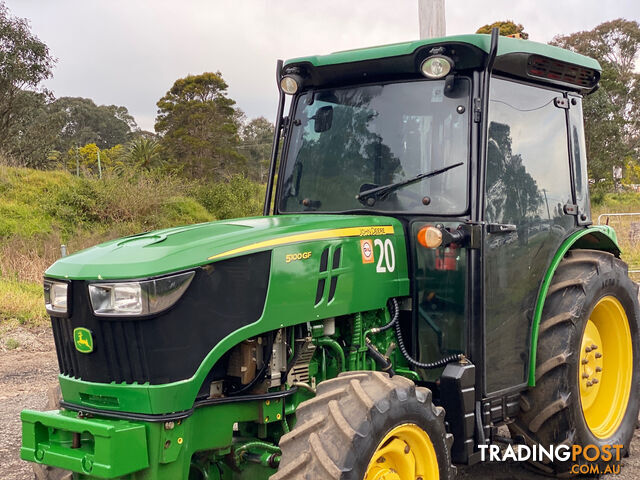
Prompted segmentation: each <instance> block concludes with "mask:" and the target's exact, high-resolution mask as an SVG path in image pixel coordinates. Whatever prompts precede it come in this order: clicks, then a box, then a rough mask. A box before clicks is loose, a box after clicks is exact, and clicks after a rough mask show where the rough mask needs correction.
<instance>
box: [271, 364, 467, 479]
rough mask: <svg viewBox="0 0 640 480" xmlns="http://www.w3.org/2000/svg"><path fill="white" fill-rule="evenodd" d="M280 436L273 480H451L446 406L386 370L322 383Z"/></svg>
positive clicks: (420, 388) (356, 373)
mask: <svg viewBox="0 0 640 480" xmlns="http://www.w3.org/2000/svg"><path fill="white" fill-rule="evenodd" d="M296 417H297V423H296V426H295V428H294V429H293V430H292V431H291V432H290V433H288V434H286V435H284V436H283V437H282V439H281V440H280V448H281V449H282V459H281V461H280V467H279V469H278V472H277V473H276V474H274V475H273V476H271V480H294V479H295V480H316V479H321V478H322V479H333V480H379V479H382V478H388V479H392V478H393V479H395V478H398V479H404V478H411V479H416V478H422V479H423V480H451V479H452V478H453V477H454V476H455V473H454V467H452V466H451V455H450V449H451V444H452V442H453V437H452V435H450V434H447V433H446V430H445V426H444V409H442V408H441V407H435V406H434V405H433V403H432V401H431V391H429V390H428V389H426V388H423V387H416V386H415V384H414V383H413V382H412V381H411V380H409V379H407V378H404V377H401V376H394V377H391V378H390V377H389V375H387V374H386V373H382V372H347V373H342V374H341V375H340V376H338V377H337V378H334V379H331V380H327V381H325V382H322V383H320V384H319V385H318V391H317V395H316V397H314V398H312V399H310V400H308V401H306V402H303V403H302V404H300V406H299V407H298V409H297V411H296Z"/></svg>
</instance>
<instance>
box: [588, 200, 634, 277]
mask: <svg viewBox="0 0 640 480" xmlns="http://www.w3.org/2000/svg"><path fill="white" fill-rule="evenodd" d="M598 225H610V226H612V227H613V228H614V229H615V230H616V233H617V234H618V241H619V242H620V248H622V250H623V252H624V251H625V250H626V249H628V248H630V247H634V246H636V245H640V213H635V212H634V213H601V214H600V215H598ZM629 275H630V276H631V277H632V278H634V279H638V278H639V277H640V259H638V260H630V261H629Z"/></svg>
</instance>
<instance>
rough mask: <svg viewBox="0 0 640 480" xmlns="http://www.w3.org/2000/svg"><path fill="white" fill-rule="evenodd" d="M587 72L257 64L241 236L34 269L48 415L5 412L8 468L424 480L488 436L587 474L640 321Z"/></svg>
mask: <svg viewBox="0 0 640 480" xmlns="http://www.w3.org/2000/svg"><path fill="white" fill-rule="evenodd" d="M599 77H600V66H599V64H598V63H597V62H596V61H595V60H592V59H590V58H586V57H584V56H581V55H578V54H575V53H573V52H569V51H566V50H562V49H559V48H556V47H552V46H548V45H543V44H538V43H534V42H530V41H526V40H519V39H513V38H500V39H499V40H498V35H497V31H494V32H493V34H492V35H460V36H452V37H445V38H437V39H429V40H420V41H415V42H408V43H400V44H395V45H387V46H380V47H373V48H367V49H361V50H353V51H345V52H338V53H333V54H330V55H326V56H311V57H305V58H297V59H293V60H289V61H287V62H286V63H284V64H283V63H282V62H279V63H278V69H277V81H278V87H279V92H280V97H279V104H278V114H277V122H276V134H275V138H274V142H273V152H272V160H271V167H270V176H269V181H268V184H267V193H266V199H265V204H264V215H263V216H262V217H257V218H244V219H235V220H227V221H219V222H212V223H205V224H200V225H191V226H185V227H178V228H172V229H167V230H161V231H154V232H148V233H143V234H140V235H135V236H131V237H126V238H122V239H119V240H114V241H111V242H108V243H105V244H102V245H99V246H96V247H94V248H90V249H88V250H84V251H81V252H78V253H75V254H73V255H70V256H67V257H64V258H62V259H60V260H59V261H57V262H56V263H55V264H54V265H53V266H51V267H50V268H49V269H48V270H47V271H46V273H45V279H44V290H45V302H46V308H47V310H48V312H49V314H50V316H51V322H52V327H53V334H54V338H55V344H56V350H57V355H58V361H59V366H60V376H59V383H60V389H61V400H60V402H59V406H58V407H56V409H54V410H51V411H46V412H36V411H29V410H27V411H24V412H22V425H23V439H22V449H21V456H22V458H23V459H25V460H29V461H31V462H36V464H37V465H36V467H37V471H38V475H39V478H45V479H53V478H75V479H115V478H117V479H128V480H143V479H145V480H152V479H153V480H176V479H183V480H187V479H188V480H205V479H207V480H230V479H265V480H266V479H268V478H270V479H271V480H293V479H336V480H337V479H358V480H394V479H395V480H398V479H402V480H407V479H411V480H417V479H421V480H436V479H440V480H448V479H451V478H454V476H455V472H456V467H455V466H454V465H471V464H475V463H477V462H480V461H482V460H489V458H486V456H485V455H484V453H486V452H487V451H488V449H489V447H494V446H496V447H497V444H504V443H505V442H507V443H509V442H511V443H514V444H517V445H516V446H517V447H518V448H520V446H528V447H529V448H531V449H534V447H539V448H540V449H547V450H548V449H549V448H551V447H554V448H557V449H559V448H560V447H563V446H564V447H565V449H569V448H571V449H572V451H573V449H575V447H578V449H581V448H582V447H585V450H586V449H590V451H589V455H584V456H579V457H575V456H574V457H573V458H571V459H568V458H559V457H557V456H556V457H545V458H537V457H536V458H533V457H532V459H533V460H534V461H533V465H534V466H535V467H536V468H538V469H539V470H540V471H541V472H544V473H547V474H552V475H560V476H562V475H570V474H572V473H575V472H574V470H575V467H576V466H578V467H582V466H584V465H586V466H589V468H604V467H606V466H609V465H610V464H611V462H607V460H609V458H607V456H606V455H604V454H603V455H601V456H598V458H597V459H595V460H594V458H595V454H594V453H593V452H594V451H595V450H598V451H606V450H607V448H609V450H610V449H611V448H612V446H613V448H615V449H616V452H617V453H618V454H619V455H618V456H621V455H625V454H627V453H628V450H629V444H630V441H631V437H632V434H633V431H634V428H635V426H636V421H637V417H638V409H639V395H638V393H639V392H638V387H639V385H640V368H639V363H638V362H639V361H640V351H639V343H638V339H639V332H638V325H639V323H638V322H639V318H640V311H639V306H638V288H637V286H636V285H635V284H634V283H633V282H631V280H630V279H629V278H628V275H627V267H626V265H625V264H624V263H623V262H622V261H621V260H620V258H619V256H620V249H619V248H618V245H617V242H616V235H615V233H614V231H613V230H612V229H611V228H609V227H605V226H593V225H592V221H591V213H590V206H589V193H588V178H587V168H586V157H585V152H586V149H585V140H584V132H583V120H582V98H583V95H587V94H589V93H590V92H593V91H594V90H595V89H596V88H597V86H598V80H599ZM285 105H288V111H289V113H288V115H286V116H284V112H285ZM279 150H281V152H280V153H279ZM272 197H273V198H272ZM505 425H506V426H508V428H509V429H510V432H511V435H510V437H506V435H500V434H499V431H498V427H500V426H505ZM589 446H590V447H589ZM505 448H507V447H505ZM494 453H495V452H494ZM589 460H591V463H590V464H589V465H587V462H588V461H589ZM613 460H614V461H615V460H616V458H614V459H613ZM592 471H593V470H592ZM65 472H66V473H65ZM69 472H73V473H69ZM65 475H66V477H65Z"/></svg>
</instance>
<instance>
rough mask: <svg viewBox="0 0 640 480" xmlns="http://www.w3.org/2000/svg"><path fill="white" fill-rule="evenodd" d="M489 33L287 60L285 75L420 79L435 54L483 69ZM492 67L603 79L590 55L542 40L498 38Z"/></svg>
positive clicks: (330, 80)
mask: <svg viewBox="0 0 640 480" xmlns="http://www.w3.org/2000/svg"><path fill="white" fill-rule="evenodd" d="M490 50H491V35H486V34H473V35H454V36H450V37H440V38H430V39H425V40H416V41H412V42H404V43H394V44H391V45H381V46H377V47H369V48H360V49H356V50H347V51H343V52H335V53H331V54H329V55H312V56H310V57H299V58H293V59H290V60H287V61H286V62H285V64H284V67H283V70H282V74H283V75H288V74H297V75H299V76H300V77H301V78H302V79H303V83H302V89H303V90H306V89H310V88H323V87H331V86H343V85H348V84H358V83H363V82H364V83H366V82H373V81H394V80H402V79H411V78H414V79H415V78H420V77H421V74H420V65H421V63H422V62H423V61H424V60H425V59H426V58H428V57H429V56H431V55H444V56H446V57H448V58H450V59H451V61H452V62H453V64H454V65H455V67H454V69H455V71H456V72H457V73H459V74H464V73H465V72H466V74H469V73H470V72H472V71H474V70H480V69H482V68H484V67H485V65H486V63H487V58H488V56H489V52H490ZM493 71H494V72H496V73H498V74H502V75H507V76H511V77H515V78H519V79H523V80H525V81H527V82H531V83H537V84H543V85H545V84H546V85H554V86H561V87H562V88H566V89H569V90H573V91H577V92H580V93H582V94H588V93H591V92H593V91H595V88H596V87H597V85H598V81H599V79H600V72H601V71H602V69H601V68H600V64H599V63H598V62H597V61H596V60H594V59H592V58H589V57H585V56H584V55H580V54H578V53H575V52H572V51H569V50H565V49H562V48H559V47H554V46H551V45H547V44H544V43H538V42H532V41H530V40H521V39H518V38H509V37H499V40H498V52H497V56H496V59H495V63H494V67H493Z"/></svg>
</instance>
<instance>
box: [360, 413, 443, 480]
mask: <svg viewBox="0 0 640 480" xmlns="http://www.w3.org/2000/svg"><path fill="white" fill-rule="evenodd" d="M419 478H421V479H422V480H438V479H439V478H440V472H439V470H438V458H437V457H436V450H435V448H434V447H433V443H431V439H430V438H429V435H427V432H425V431H424V430H423V429H421V428H420V427H418V426H417V425H415V424H413V423H406V424H404V425H399V426H397V427H396V428H394V429H393V430H391V431H390V432H389V433H388V434H387V435H386V436H385V437H384V439H383V440H382V441H381V442H380V444H379V445H378V448H376V451H375V452H374V454H373V457H371V461H370V462H369V466H368V467H367V473H366V474H365V476H364V480H416V479H419Z"/></svg>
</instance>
